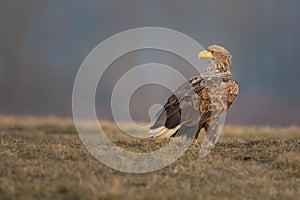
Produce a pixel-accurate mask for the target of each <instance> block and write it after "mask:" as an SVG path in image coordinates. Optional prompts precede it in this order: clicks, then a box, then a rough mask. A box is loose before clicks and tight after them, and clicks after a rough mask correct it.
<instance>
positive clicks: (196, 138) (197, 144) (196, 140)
mask: <svg viewBox="0 0 300 200" xmlns="http://www.w3.org/2000/svg"><path fill="white" fill-rule="evenodd" d="M200 130H201V129H199V130H198V132H197V133H196V135H195V138H194V141H193V144H194V146H195V147H199V143H198V136H199V133H200Z"/></svg>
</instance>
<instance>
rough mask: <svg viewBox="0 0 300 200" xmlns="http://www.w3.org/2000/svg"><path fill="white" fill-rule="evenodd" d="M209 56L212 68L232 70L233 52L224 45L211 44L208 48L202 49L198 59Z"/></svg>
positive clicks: (223, 70) (224, 70)
mask: <svg viewBox="0 0 300 200" xmlns="http://www.w3.org/2000/svg"><path fill="white" fill-rule="evenodd" d="M200 58H207V59H208V60H209V61H211V66H210V68H214V69H215V70H218V71H221V72H226V71H229V70H230V65H231V54H230V53H229V51H227V50H226V49H225V48H224V47H221V46H219V45H211V46H209V47H208V48H207V50H203V51H200V52H199V54H198V59H200Z"/></svg>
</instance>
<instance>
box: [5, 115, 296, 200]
mask: <svg viewBox="0 0 300 200" xmlns="http://www.w3.org/2000/svg"><path fill="white" fill-rule="evenodd" d="M104 129H106V130H107V131H108V132H110V133H111V138H112V139H113V140H114V142H116V143H118V144H119V145H121V146H124V147H126V148H129V149H132V150H134V149H135V148H136V146H139V147H141V148H142V147H143V144H145V142H137V141H130V140H126V139H124V138H116V137H115V135H118V134H117V132H118V129H117V128H116V127H115V126H112V125H110V124H109V123H105V125H104ZM224 132H225V134H224V136H223V137H222V138H221V139H220V141H219V143H218V144H217V145H216V147H215V148H214V150H213V151H212V152H211V153H210V154H209V155H208V156H207V157H206V158H204V159H199V158H198V149H196V148H195V147H193V146H191V147H190V149H189V150H188V151H187V152H186V153H185V154H184V155H183V156H182V157H181V158H180V159H178V160H177V161H176V162H175V163H173V164H172V165H170V166H168V167H166V168H164V169H162V170H159V171H156V172H151V173H146V174H127V173H122V172H119V171H115V170H113V169H110V168H108V167H106V166H104V165H102V164H101V163H99V162H98V161H97V160H95V159H94V158H93V157H92V156H91V155H90V154H89V153H88V152H87V151H86V149H85V148H84V147H83V146H82V144H81V141H80V140H79V137H78V136H77V134H76V131H75V128H74V126H73V123H72V120H62V119H57V118H53V117H52V118H45V119H35V118H24V119H16V118H13V117H0V163H1V165H0V199H124V198H127V199H183V198H187V199H297V197H299V196H300V190H299V188H300V129H299V128H297V127H289V128H272V127H241V126H227V127H225V129H224ZM147 144H148V146H150V147H151V146H152V147H153V146H154V147H155V145H161V143H159V142H158V143H155V142H152V143H147ZM150 147H149V148H150ZM144 148H148V147H144Z"/></svg>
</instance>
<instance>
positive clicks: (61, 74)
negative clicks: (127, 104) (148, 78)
mask: <svg viewBox="0 0 300 200" xmlns="http://www.w3.org/2000/svg"><path fill="white" fill-rule="evenodd" d="M299 8H300V1H272V0H264V1H261V0H253V1H241V2H239V1H235V0H226V1H219V0H211V1H200V0H197V1H196V0H188V1H179V0H166V1H158V0H153V1H132V0H127V1H124V0H123V1H122V0H117V1H116V0H107V1H92V0H85V1H81V0H73V1H60V0H44V1H40V0H36V1H33V0H27V1H17V0H1V2H0V16H1V17H0V114H1V115H17V116H28V115H30V116H32V115H34V116H48V115H54V116H60V117H72V87H73V83H74V80H75V76H76V72H77V70H78V69H79V67H80V64H81V62H82V61H83V60H84V58H85V57H86V55H87V54H88V53H89V52H90V51H91V50H92V49H93V48H94V47H95V46H96V45H97V44H99V43H100V42H101V41H103V40H105V39H106V38H108V37H110V36H112V35H114V34H117V33H119V32H122V31H125V30H128V29H132V28H137V27H145V26H155V27H165V28H170V29H174V30H177V31H180V32H182V33H184V34H186V35H188V36H190V37H192V38H193V39H195V40H196V41H198V42H199V43H200V44H202V45H203V46H204V47H207V46H209V45H211V44H214V43H217V44H221V45H222V46H224V47H226V48H227V49H228V50H229V51H230V52H231V53H232V55H233V64H232V74H233V76H234V78H235V79H236V80H238V82H239V86H240V95H239V97H238V99H237V101H236V102H235V103H234V105H233V106H232V108H231V109H230V111H229V113H228V115H227V123H230V124H246V125H275V126H288V125H300V104H299V102H300V80H299V79H300V78H299V74H300V64H299V63H300V56H299V53H300V39H299V36H300V12H299ZM147 54H149V55H151V56H150V57H152V58H153V59H152V60H151V61H155V58H157V59H158V60H159V59H160V58H159V56H161V55H162V54H160V53H159V52H157V51H156V52H151V51H144V52H143V53H141V52H136V53H135V54H134V55H128V57H127V58H120V59H119V60H117V61H116V62H115V63H114V64H113V65H112V66H110V70H111V71H110V72H108V74H107V76H106V79H108V80H109V78H111V76H115V77H118V76H120V73H121V72H122V70H123V71H124V69H125V68H126V67H125V66H134V65H136V64H141V63H147V62H148V61H150V60H149V56H147ZM165 56H166V57H168V56H169V57H170V58H168V60H170V62H171V63H174V64H175V63H176V64H177V65H181V64H182V65H184V62H183V61H178V62H177V61H176V59H175V58H174V59H172V56H170V55H167V54H166V55H165ZM175 61H176V62H175ZM114 66H115V67H114ZM182 67H183V68H184V66H182ZM114 74H115V75H114ZM191 75H192V74H191ZM104 79H105V78H104ZM102 81H104V82H103V83H105V80H102ZM104 85H106V84H104ZM110 88H111V86H110V85H107V88H105V87H104V89H103V91H97V97H96V102H97V111H98V114H99V115H100V116H101V118H103V119H111V114H110V111H109V104H108V103H107V102H108V99H109V94H110V93H109V90H110ZM145 91H147V88H146V87H145ZM152 91H153V90H152ZM141 94H142V93H141ZM147 94H148V96H149V98H147V99H146V100H145V96H144V102H145V103H144V104H145V105H148V104H149V105H150V103H149V102H151V101H150V100H151V98H152V100H153V99H160V100H159V101H161V100H163V99H164V98H162V97H164V95H161V94H160V93H159V92H154V93H149V91H148V92H147ZM136 96H137V97H138V96H143V95H138V93H137V95H136ZM148 96H147V97H148ZM150 97H151V98H150ZM155 103H158V102H155ZM161 103H163V101H162V102H161ZM136 105H139V104H138V103H136ZM145 111H146V110H145V109H140V108H139V107H138V106H137V107H135V106H132V109H131V112H132V115H134V116H141V117H140V119H142V120H144V119H145V120H147V117H145V116H147V115H148V113H146V115H145Z"/></svg>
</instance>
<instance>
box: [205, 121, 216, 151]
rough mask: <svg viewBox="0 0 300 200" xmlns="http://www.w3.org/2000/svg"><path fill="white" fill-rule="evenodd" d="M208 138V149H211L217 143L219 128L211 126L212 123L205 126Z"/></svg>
mask: <svg viewBox="0 0 300 200" xmlns="http://www.w3.org/2000/svg"><path fill="white" fill-rule="evenodd" d="M204 129H205V132H206V137H207V139H208V142H207V145H208V147H211V146H213V145H214V144H215V142H216V133H217V126H216V125H215V126H211V124H210V123H207V124H205V126H204Z"/></svg>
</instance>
